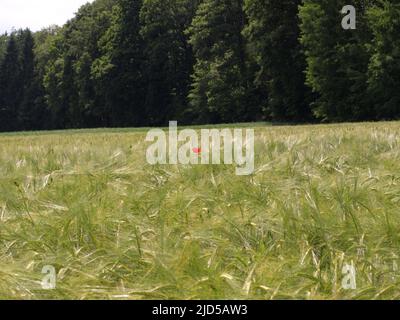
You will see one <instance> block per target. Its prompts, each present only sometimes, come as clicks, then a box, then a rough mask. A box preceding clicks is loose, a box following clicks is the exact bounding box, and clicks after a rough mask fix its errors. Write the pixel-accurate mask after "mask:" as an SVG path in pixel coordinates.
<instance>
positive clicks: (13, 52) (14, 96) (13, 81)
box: [0, 34, 21, 131]
mask: <svg viewBox="0 0 400 320" xmlns="http://www.w3.org/2000/svg"><path fill="white" fill-rule="evenodd" d="M20 80H21V72H20V65H19V52H18V47H17V41H16V37H15V35H14V34H11V36H10V38H9V40H8V44H7V49H6V52H5V55H4V59H3V61H2V63H1V66H0V130H1V131H11V130H17V129H18V106H19V102H20V97H21V95H20V91H21V90H20V89H21V87H20Z"/></svg>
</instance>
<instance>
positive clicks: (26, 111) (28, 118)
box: [18, 30, 37, 130]
mask: <svg viewBox="0 0 400 320" xmlns="http://www.w3.org/2000/svg"><path fill="white" fill-rule="evenodd" d="M22 38H23V44H22V50H21V51H22V52H21V61H20V64H21V94H22V99H21V104H20V106H19V108H18V121H19V127H20V128H22V129H24V130H31V129H34V128H35V125H36V124H35V114H34V112H35V111H36V110H35V108H34V106H35V99H36V95H37V86H36V85H35V80H36V79H35V56H34V45H35V44H34V39H33V36H32V33H31V31H30V30H25V31H24V32H23V34H22Z"/></svg>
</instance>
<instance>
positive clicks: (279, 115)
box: [245, 0, 311, 121]
mask: <svg viewBox="0 0 400 320" xmlns="http://www.w3.org/2000/svg"><path fill="white" fill-rule="evenodd" d="M301 2H302V1H301V0H295V1H294V0H246V1H245V10H246V13H247V15H248V19H249V23H248V25H247V27H246V30H245V34H246V36H247V38H248V40H249V47H250V51H251V52H252V53H253V54H254V56H255V60H256V61H257V63H258V65H259V70H258V71H257V76H256V78H257V84H258V85H259V86H260V87H261V88H263V89H264V90H265V91H266V92H267V93H268V103H267V105H266V108H265V109H266V110H265V111H266V112H267V116H268V118H270V119H273V120H278V121H282V120H283V121H288V120H289V121H304V120H310V118H311V110H310V106H309V104H310V102H311V101H310V96H311V92H310V90H309V89H308V88H307V87H306V85H305V75H304V70H305V68H306V61H305V57H304V54H303V51H302V47H301V44H300V42H299V37H300V29H299V19H298V7H299V5H300V4H301Z"/></svg>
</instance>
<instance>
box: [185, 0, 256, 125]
mask: <svg viewBox="0 0 400 320" xmlns="http://www.w3.org/2000/svg"><path fill="white" fill-rule="evenodd" d="M245 24H246V19H245V14H244V11H243V1H242V0H234V1H232V0H205V1H203V2H202V3H201V4H200V6H199V9H198V10H197V13H196V16H195V18H194V19H193V22H192V25H191V27H190V28H189V30H188V32H189V34H190V37H191V38H190V43H191V44H192V46H193V50H194V55H195V57H196V63H195V66H194V73H193V87H192V90H191V93H190V95H189V97H190V104H191V107H192V108H193V112H194V113H195V114H197V115H198V117H199V121H200V122H235V121H246V120H248V117H249V116H250V113H251V112H249V110H251V109H252V107H251V106H250V105H249V101H251V99H249V94H248V93H249V86H250V85H252V84H250V81H249V75H248V68H247V55H246V44H245V40H244V37H243V35H242V31H243V28H244V26H245Z"/></svg>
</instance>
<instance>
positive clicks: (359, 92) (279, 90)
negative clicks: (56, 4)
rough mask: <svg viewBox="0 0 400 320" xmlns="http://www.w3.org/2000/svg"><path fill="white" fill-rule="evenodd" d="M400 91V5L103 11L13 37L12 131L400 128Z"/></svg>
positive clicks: (393, 0) (181, 2)
mask: <svg viewBox="0 0 400 320" xmlns="http://www.w3.org/2000/svg"><path fill="white" fill-rule="evenodd" d="M345 5H353V6H354V7H355V8H356V12H357V28H356V29H355V30H344V29H343V28H342V26H341V21H342V18H343V14H342V12H341V10H342V8H343V6H345ZM399 88H400V2H398V1H397V0H355V1H350V0H346V1H345V0H96V1H94V2H92V3H88V4H86V5H84V6H82V7H81V8H80V9H79V10H78V12H77V13H76V15H75V17H74V18H73V19H71V20H70V21H68V22H67V23H66V24H65V25H64V26H50V27H48V28H46V29H43V30H41V31H39V32H31V31H30V30H13V31H12V32H11V33H8V34H3V35H1V36H0V131H2V132H8V131H28V130H51V129H69V128H95V127H143V126H162V125H166V124H167V123H168V121H169V120H176V121H179V123H182V124H216V123H238V122H252V121H271V122H277V123H314V122H344V121H346V122H353V121H378V120H392V119H400V90H399Z"/></svg>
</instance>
